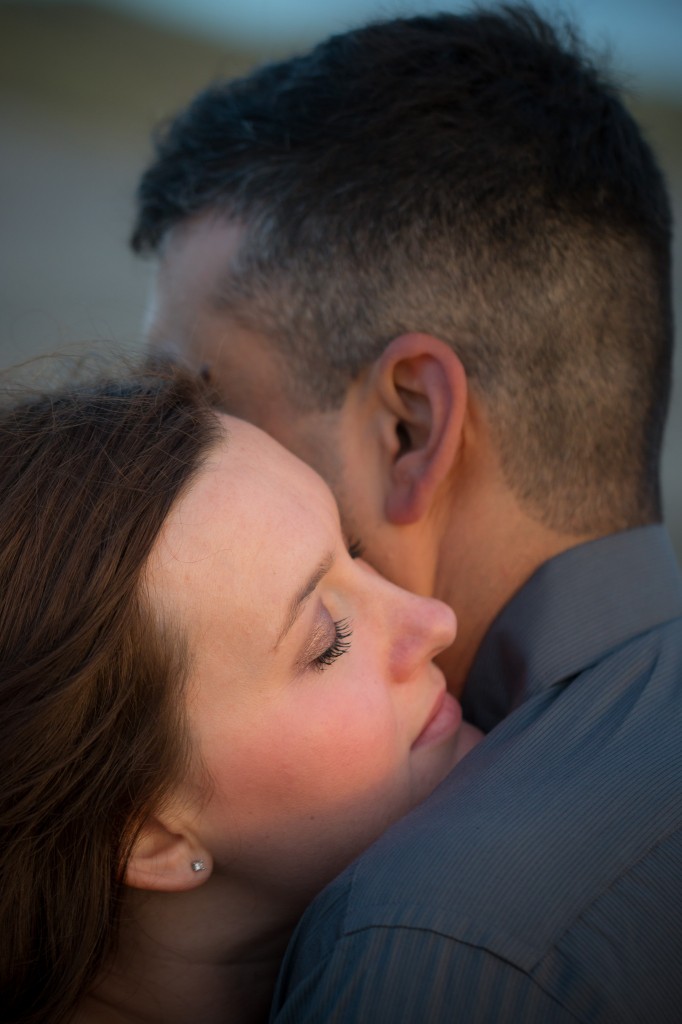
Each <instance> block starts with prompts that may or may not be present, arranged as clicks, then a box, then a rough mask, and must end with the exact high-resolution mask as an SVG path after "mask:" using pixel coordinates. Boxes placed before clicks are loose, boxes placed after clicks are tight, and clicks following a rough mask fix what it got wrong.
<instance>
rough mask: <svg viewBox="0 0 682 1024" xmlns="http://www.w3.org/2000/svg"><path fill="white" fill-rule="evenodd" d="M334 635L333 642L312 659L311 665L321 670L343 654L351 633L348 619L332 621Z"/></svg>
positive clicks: (346, 648) (348, 644)
mask: <svg viewBox="0 0 682 1024" xmlns="http://www.w3.org/2000/svg"><path fill="white" fill-rule="evenodd" d="M334 630H335V636H334V640H333V642H332V643H331V644H330V645H329V647H328V648H327V650H326V651H323V652H322V654H318V656H317V657H316V658H315V659H314V661H313V665H314V666H315V668H317V669H319V670H320V671H322V670H323V669H325V668H326V667H327V665H331V664H332V662H334V661H336V659H337V658H340V657H341V655H342V654H345V653H346V651H347V650H348V648H349V647H350V644H351V641H350V638H351V636H352V634H353V630H352V629H351V628H350V619H339V620H338V621H337V622H335V623H334Z"/></svg>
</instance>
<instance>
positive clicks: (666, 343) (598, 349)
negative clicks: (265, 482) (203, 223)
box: [132, 5, 672, 533]
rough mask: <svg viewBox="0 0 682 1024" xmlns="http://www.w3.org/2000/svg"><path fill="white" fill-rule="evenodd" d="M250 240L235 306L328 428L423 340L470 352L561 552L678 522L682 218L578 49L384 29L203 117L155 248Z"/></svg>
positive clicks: (466, 19)
mask: <svg viewBox="0 0 682 1024" xmlns="http://www.w3.org/2000/svg"><path fill="white" fill-rule="evenodd" d="M209 211H210V212H212V213H214V214H215V215H217V216H219V217H221V216H224V217H225V218H227V219H229V220H231V221H234V222H240V223H242V224H243V225H244V227H245V237H244V241H243V243H242V246H241V248H240V251H239V254H238V256H237V258H236V260H235V261H234V264H233V265H232V266H231V267H227V266H226V268H225V280H224V282H223V283H222V286H221V293H220V295H217V296H216V297H215V302H216V305H217V307H218V308H224V309H226V310H229V312H230V314H231V315H232V316H233V317H234V318H235V319H236V320H237V321H238V322H241V323H242V324H243V325H245V326H247V327H250V328H254V329H256V330H258V331H261V332H263V333H265V334H266V336H268V337H269V338H270V339H271V340H272V342H273V344H274V345H275V346H276V347H277V348H278V349H279V350H281V351H282V352H283V354H284V355H285V357H286V360H287V362H288V364H289V365H290V367H291V373H290V374H289V376H290V378H291V379H290V380H289V381H288V384H289V386H290V387H291V388H292V389H295V392H296V394H297V397H298V399H299V402H307V403H308V407H312V408H319V409H324V408H333V407H335V406H338V405H339V404H340V403H341V401H342V399H343V397H344V394H345V391H346V389H347V387H348V384H349V382H350V381H351V380H352V379H354V378H355V377H356V376H357V375H358V374H359V372H360V371H361V370H362V369H363V368H364V367H366V366H368V365H369V364H370V363H371V362H372V361H374V360H375V359H376V358H377V357H378V355H379V354H380V353H381V352H382V351H383V349H384V348H385V346H386V345H387V344H388V342H389V341H390V340H391V339H392V338H394V337H396V336H398V335H399V334H401V333H404V332H407V331H415V330H418V331H424V332H427V333H430V334H433V335H436V336H438V337H441V338H442V339H443V340H445V341H446V342H448V343H449V344H450V345H451V346H452V348H453V349H454V350H455V351H456V352H457V354H458V355H459V357H460V358H461V360H462V362H463V364H464V366H465V368H466V371H467V374H468V377H469V379H470V382H471V385H472V387H473V388H475V389H476V390H477V392H478V393H479V394H480V395H481V396H482V398H483V400H484V401H485V403H486V407H487V409H488V413H489V418H490V422H491V426H492V430H493V433H494V437H495V440H496V442H497V445H498V448H499V451H500V454H501V461H502V468H503V471H504V473H505V476H506V479H507V481H508V484H509V485H510V487H511V488H512V489H513V490H514V492H515V493H516V494H517V496H518V497H519V499H520V500H521V501H523V502H524V503H525V505H526V507H527V508H528V509H529V511H530V512H531V513H532V514H534V515H536V516H537V517H538V518H540V519H541V520H542V521H544V522H545V523H547V524H548V525H551V526H553V527H555V528H557V529H561V530H566V531H568V532H575V533H583V532H588V533H600V532H610V531H613V530H616V529H622V528H626V527H630V526H635V525H639V524H641V523H645V522H649V521H652V520H656V519H659V518H660V515H661V500H660V486H659V459H660V448H661V442H662V435H663V428H664V424H665V417H666V412H667V404H668V397H669V389H670V376H671V371H670V365H671V358H672V299H671V276H670V275H671V271H670V238H671V216H670V209H669V202H668V197H667V193H666V188H665V183H664V180H663V177H662V174H661V172H660V169H659V167H658V166H657V163H656V160H655V157H654V155H653V154H652V151H651V149H650V147H649V146H648V144H647V143H646V141H645V140H644V139H643V137H642V134H641V132H640V130H639V128H638V126H637V124H636V122H635V121H634V120H633V118H632V116H631V115H630V114H629V112H628V111H627V109H626V108H625V106H624V104H623V102H622V100H621V99H620V97H619V95H618V91H617V90H616V88H615V87H614V86H613V85H612V84H611V83H610V82H609V81H608V79H607V78H606V77H605V75H604V74H603V73H602V72H601V71H600V70H599V69H598V68H597V67H596V65H595V64H594V63H593V62H592V61H591V60H590V59H589V58H588V56H587V55H586V53H585V52H584V48H583V47H581V44H580V42H579V40H578V38H577V36H576V33H575V31H574V30H573V29H571V28H570V26H566V25H564V26H560V27H557V28H554V27H552V26H551V25H549V24H548V23H547V22H546V21H545V20H544V19H543V18H541V17H540V16H539V15H538V14H537V13H536V12H535V11H534V10H533V9H532V8H530V7H528V6H525V5H521V6H514V5H505V6H502V7H499V8H494V9H490V10H480V9H477V10H475V11H473V12H471V13H466V14H459V15H456V14H439V15H436V16H433V17H425V16H424V17H414V18H407V19H397V20H392V21H387V22H379V23H374V24H370V25H368V26H366V27H364V28H360V29H357V30H356V31H351V32H348V33H347V34H345V35H339V36H335V37H332V38H330V39H329V40H327V41H326V42H324V43H322V44H321V45H319V46H318V47H316V48H315V49H314V50H312V51H311V52H310V53H308V54H307V55H305V56H302V57H296V58H293V59H291V60H288V61H284V62H281V63H276V64H273V65H270V66H266V67H263V68H261V69H259V70H256V71H255V72H253V73H252V74H251V75H249V76H247V77H245V78H242V79H238V80H236V81H233V82H231V83H220V84H216V85H214V86H212V87H211V88H209V89H207V90H206V91H205V92H203V93H201V94H200V95H199V96H198V97H197V98H196V99H195V100H194V102H192V103H191V104H190V106H189V107H188V108H187V109H186V110H185V111H184V112H182V113H181V114H180V115H179V116H178V117H177V118H176V119H175V120H173V121H172V122H171V123H170V124H168V125H167V126H166V127H165V129H164V130H163V131H162V132H161V133H160V134H159V136H158V138H157V141H156V155H155V159H154V161H153V162H152V163H151V165H150V167H149V168H148V170H147V171H146V173H145V174H144V176H143V178H142V179H141V183H140V186H139V192H138V214H137V222H136V225H135V228H134V232H133V236H132V245H133V248H134V249H135V250H136V251H137V252H140V253H142V252H149V251H154V250H157V249H158V248H159V247H160V245H161V243H162V241H163V240H164V239H165V238H166V236H167V234H168V231H169V229H170V228H172V227H173V226H175V225H178V224H181V223H183V222H185V221H186V220H187V219H189V218H191V217H193V216H194V215H197V214H199V213H201V212H209Z"/></svg>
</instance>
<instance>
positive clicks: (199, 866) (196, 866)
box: [190, 860, 206, 871]
mask: <svg viewBox="0 0 682 1024" xmlns="http://www.w3.org/2000/svg"><path fill="white" fill-rule="evenodd" d="M190 867H191V868H192V871H205V870H206V865H205V864H204V862H203V860H193V861H192V863H191V865H190Z"/></svg>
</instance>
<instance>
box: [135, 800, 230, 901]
mask: <svg viewBox="0 0 682 1024" xmlns="http://www.w3.org/2000/svg"><path fill="white" fill-rule="evenodd" d="M212 869H213V862H212V859H211V857H210V854H209V853H208V851H207V850H206V849H205V848H204V847H203V846H202V845H201V844H200V843H198V842H197V841H196V839H195V837H194V836H192V835H191V834H189V833H186V832H184V831H182V830H177V831H176V830H174V829H173V828H172V827H168V825H167V824H165V823H164V822H163V820H162V819H161V818H158V817H156V816H154V815H152V816H150V817H149V818H148V819H147V821H146V822H145V824H144V825H143V826H142V828H141V829H140V831H139V833H138V835H137V837H136V839H135V842H134V844H133V849H132V853H131V855H130V857H129V859H128V863H127V865H126V869H125V874H124V881H125V884H126V885H129V886H131V887H132V888H134V889H147V890H153V891H157V892H185V891H186V890H188V889H196V888H197V887H198V886H200V885H203V883H204V882H205V881H207V879H208V878H209V877H210V875H211V871H212Z"/></svg>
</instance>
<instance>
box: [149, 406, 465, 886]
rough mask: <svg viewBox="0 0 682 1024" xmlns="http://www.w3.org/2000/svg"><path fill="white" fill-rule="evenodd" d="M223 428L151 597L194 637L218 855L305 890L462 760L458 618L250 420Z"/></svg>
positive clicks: (155, 557) (198, 805)
mask: <svg viewBox="0 0 682 1024" xmlns="http://www.w3.org/2000/svg"><path fill="white" fill-rule="evenodd" d="M221 420H224V425H225V427H226V429H227V435H228V436H227V439H226V441H225V442H223V443H221V444H220V445H219V446H218V447H217V448H216V449H215V450H214V451H213V452H212V454H211V455H210V457H209V460H208V462H207V463H206V465H205V466H204V468H203V469H202V470H201V471H200V472H199V474H198V476H197V477H196V478H195V479H194V481H193V483H192V484H191V486H190V488H189V489H188V491H187V492H186V493H185V495H184V496H183V497H181V499H180V500H179V501H178V503H177V504H176V506H175V507H174V508H173V510H172V511H171V514H170V516H169V517H168V520H167V522H166V524H165V526H164V529H163V531H162V534H161V536H160V538H159V539H158V541H157V543H156V546H155V548H154V551H153V553H152V557H151V559H150V573H149V578H150V585H151V593H152V600H153V601H155V602H156V603H157V604H160V605H161V607H162V609H163V612H164V613H165V615H166V616H167V617H170V621H171V622H177V623H178V624H179V625H180V626H181V627H182V629H183V630H184V631H185V633H186V634H187V638H188V640H189V647H190V652H191V667H190V677H189V684H188V687H187V698H186V699H187V712H188V719H189V725H190V732H191V736H192V737H193V741H194V743H195V745H196V748H197V750H198V752H199V754H200V756H201V759H202V761H203V764H204V766H205V768H206V769H207V772H208V775H209V777H210V780H211V785H210V787H209V790H208V795H206V793H205V792H204V793H203V798H202V797H201V795H200V793H199V787H197V789H196V795H195V796H193V797H192V800H193V806H194V811H195V815H194V819H193V827H194V828H195V831H196V833H197V834H198V835H199V837H200V838H201V840H202V842H203V843H204V844H205V846H206V848H207V849H208V850H209V851H210V852H211V855H212V857H213V861H214V864H213V870H214V871H216V872H224V873H228V874H231V875H233V876H234V875H235V874H237V875H238V876H242V877H243V879H244V880H245V882H248V883H249V884H251V883H252V882H257V883H258V884H259V885H261V886H262V885H265V886H267V887H268V888H272V890H273V893H274V892H280V893H286V894H289V895H290V896H291V898H292V902H293V903H297V902H298V900H299V899H300V898H301V897H303V898H306V899H307V898H309V896H310V895H312V893H314V892H316V891H317V890H318V889H319V888H320V887H321V886H322V885H323V884H325V883H326V882H327V881H328V880H329V879H330V878H331V877H332V876H333V875H334V874H336V873H337V872H338V871H339V870H340V869H341V868H342V867H344V866H345V865H346V864H347V863H348V862H349V861H350V860H351V859H352V858H353V857H354V856H355V855H356V854H357V853H359V852H360V851H361V850H362V849H363V848H364V847H365V846H367V845H368V844H369V843H370V842H371V841H373V840H374V839H375V838H376V837H377V836H378V835H379V834H380V833H381V832H382V831H383V829H384V828H385V827H386V826H387V825H388V824H389V823H390V822H392V821H394V820H395V819H396V818H398V817H399V816H400V815H402V814H403V813H405V812H406V811H407V810H408V809H410V808H411V807H412V806H414V805H415V804H416V803H417V802H419V801H420V800H422V799H423V798H424V797H425V796H426V795H427V794H428V793H429V792H430V791H431V790H432V789H433V788H434V786H436V785H437V783H438V782H440V780H441V779H442V778H444V776H445V775H446V774H447V772H448V771H449V770H450V768H451V767H452V765H453V763H454V761H455V760H456V757H457V742H458V730H459V726H460V721H461V715H460V709H459V705H458V704H457V703H456V702H455V701H454V699H453V698H451V697H449V696H446V694H445V682H444V678H443V675H442V673H441V672H440V670H439V669H438V668H437V667H436V666H435V665H434V664H433V663H432V660H431V659H432V658H433V657H434V656H435V655H436V654H438V652H439V651H441V650H442V649H443V648H444V647H446V646H448V645H449V644H450V643H452V641H453V639H454V636H455V617H454V615H453V613H452V611H451V610H450V608H448V607H447V606H446V605H444V604H442V603H441V602H439V601H436V600H432V599H428V598H423V597H417V596H414V595H412V594H408V593H407V592H406V591H403V590H400V589H398V588H397V587H395V586H393V585H392V584H390V583H388V582H387V581H386V580H385V579H383V578H382V577H380V576H378V575H377V574H376V573H375V572H374V571H373V570H372V569H370V568H369V566H368V565H366V564H365V563H363V562H362V561H361V560H354V559H353V558H352V557H351V554H349V551H348V540H347V538H344V537H343V536H342V534H341V530H340V525H339V518H338V513H337V508H336V503H335V501H334V498H333V497H332V494H331V492H330V491H329V489H328V487H327V486H326V484H325V483H324V482H323V481H322V479H321V478H320V477H319V476H318V475H317V474H316V473H315V472H313V471H312V470H311V469H310V468H309V467H308V466H306V465H304V463H302V462H300V461H299V460H298V459H297V458H295V457H294V456H293V455H291V454H289V453H288V452H287V451H285V450H284V449H283V448H282V447H280V445H278V444H277V443H276V442H275V441H273V440H272V439H271V438H269V437H268V436H267V435H266V434H264V433H262V432H261V431H260V430H258V429H257V428H255V427H253V426H251V425H249V424H247V423H245V422H242V421H240V420H236V419H233V418H231V417H221Z"/></svg>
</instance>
